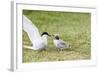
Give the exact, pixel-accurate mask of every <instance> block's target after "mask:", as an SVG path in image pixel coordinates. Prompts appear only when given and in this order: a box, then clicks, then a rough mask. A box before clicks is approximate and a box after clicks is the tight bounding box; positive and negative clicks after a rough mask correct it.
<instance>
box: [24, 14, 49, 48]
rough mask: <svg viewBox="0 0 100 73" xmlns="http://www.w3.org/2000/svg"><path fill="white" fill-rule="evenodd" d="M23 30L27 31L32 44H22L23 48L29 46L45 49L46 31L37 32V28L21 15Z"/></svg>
mask: <svg viewBox="0 0 100 73" xmlns="http://www.w3.org/2000/svg"><path fill="white" fill-rule="evenodd" d="M23 30H24V31H25V32H27V34H28V36H29V38H30V41H31V42H32V44H33V46H27V45H24V46H23V47H25V48H30V49H33V50H42V49H46V45H47V36H48V35H49V34H48V33H47V32H43V33H42V35H40V34H39V30H38V28H37V27H36V26H35V25H34V24H33V23H32V22H31V21H30V20H29V19H28V18H27V17H26V16H24V15H23Z"/></svg>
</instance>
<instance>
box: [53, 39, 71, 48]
mask: <svg viewBox="0 0 100 73" xmlns="http://www.w3.org/2000/svg"><path fill="white" fill-rule="evenodd" d="M53 42H54V44H55V46H56V47H57V48H58V49H66V48H68V47H69V45H68V44H66V43H65V42H64V41H63V40H60V39H59V40H56V39H54V40H53Z"/></svg>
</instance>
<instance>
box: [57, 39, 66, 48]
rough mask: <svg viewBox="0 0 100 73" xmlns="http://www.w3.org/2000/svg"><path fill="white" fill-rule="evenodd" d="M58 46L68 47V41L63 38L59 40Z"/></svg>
mask: <svg viewBox="0 0 100 73" xmlns="http://www.w3.org/2000/svg"><path fill="white" fill-rule="evenodd" d="M57 46H58V48H66V47H67V45H66V43H65V42H64V41H62V40H59V41H58V43H57Z"/></svg>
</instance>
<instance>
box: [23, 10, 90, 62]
mask: <svg viewBox="0 0 100 73" xmlns="http://www.w3.org/2000/svg"><path fill="white" fill-rule="evenodd" d="M23 14H24V15H25V16H27V17H28V18H29V19H30V20H31V21H32V22H33V23H34V24H35V25H36V26H37V28H38V29H39V31H40V33H42V32H44V31H47V32H49V34H55V33H58V34H60V38H61V39H63V40H64V41H66V42H67V43H69V44H70V45H71V48H68V49H66V50H64V51H57V49H56V47H55V46H54V44H53V41H52V40H51V38H49V37H48V45H47V50H43V51H34V50H32V49H28V48H23V62H24V63H28V62H44V61H67V60H86V59H90V58H91V14H90V13H79V12H52V11H51V12H50V11H32V10H23ZM22 37H23V44H24V45H32V43H31V42H30V40H29V37H28V36H27V33H26V32H24V31H23V36H22Z"/></svg>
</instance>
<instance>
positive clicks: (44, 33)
mask: <svg viewBox="0 0 100 73" xmlns="http://www.w3.org/2000/svg"><path fill="white" fill-rule="evenodd" d="M43 35H49V34H48V33H47V32H43V33H42V34H41V36H43Z"/></svg>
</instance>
